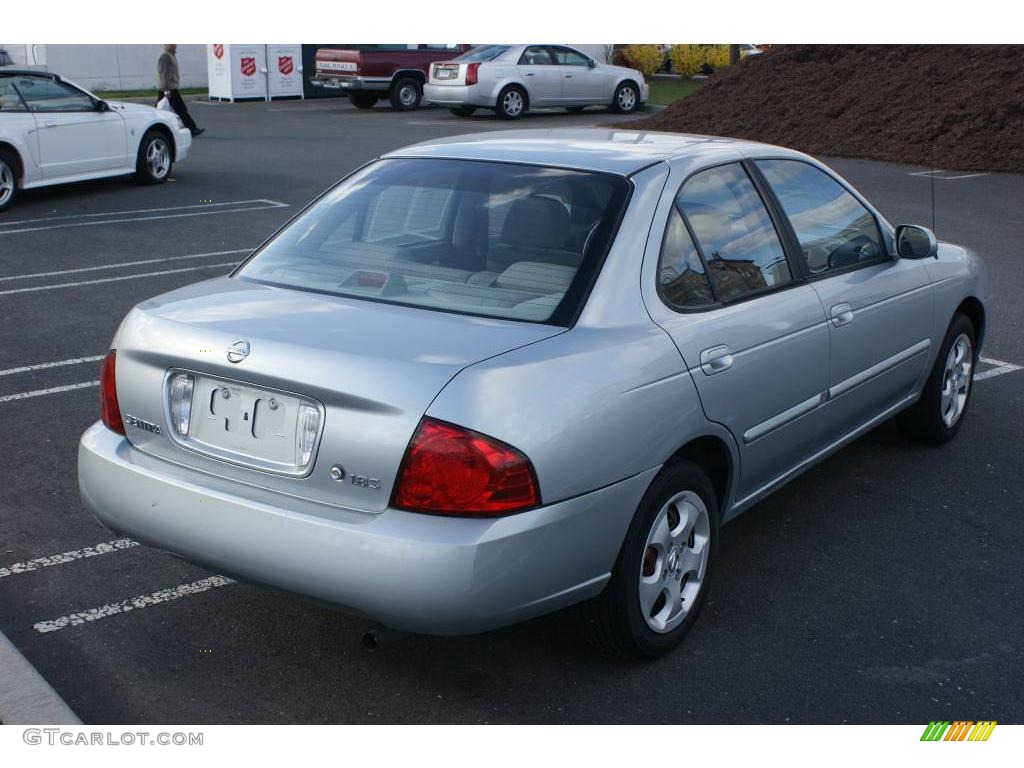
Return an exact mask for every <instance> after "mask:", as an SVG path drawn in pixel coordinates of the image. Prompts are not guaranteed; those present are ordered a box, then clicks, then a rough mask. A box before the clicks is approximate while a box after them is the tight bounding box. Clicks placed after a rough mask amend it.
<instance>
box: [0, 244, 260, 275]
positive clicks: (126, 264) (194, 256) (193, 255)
mask: <svg viewBox="0 0 1024 768" xmlns="http://www.w3.org/2000/svg"><path fill="white" fill-rule="evenodd" d="M252 251H253V249H252V248H235V249H233V250H230V251H210V252H209V253H189V254H186V255H184V256H164V257H162V258H159V259H142V260H140V261H122V262H120V263H119V264H101V265H99V266H96V267H76V268H75V269H58V270H54V271H53V272H33V273H31V274H28V275H2V276H0V283H2V282H5V281H7V280H28V279H30V278H33V277H54V276H56V275H71V274H75V273H77V272H95V271H97V270H100V269H120V268H121V267H138V266H140V265H142V264H159V263H161V262H164V261H181V260H183V259H205V258H208V257H211V256H233V255H234V254H236V253H251V252H252Z"/></svg>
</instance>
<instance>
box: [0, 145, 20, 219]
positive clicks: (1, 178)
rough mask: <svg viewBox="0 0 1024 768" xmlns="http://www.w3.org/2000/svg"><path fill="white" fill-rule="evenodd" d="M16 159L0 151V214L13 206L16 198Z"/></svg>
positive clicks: (8, 153) (6, 152)
mask: <svg viewBox="0 0 1024 768" xmlns="http://www.w3.org/2000/svg"><path fill="white" fill-rule="evenodd" d="M19 167H20V166H19V165H18V159H17V158H16V157H15V156H14V155H13V154H11V153H10V152H8V151H7V150H3V149H0V213H2V212H3V211H6V210H7V209H8V208H10V207H11V206H12V205H14V198H16V197H17V196H18V168H19Z"/></svg>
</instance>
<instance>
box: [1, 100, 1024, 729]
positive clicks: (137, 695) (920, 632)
mask: <svg viewBox="0 0 1024 768" xmlns="http://www.w3.org/2000/svg"><path fill="white" fill-rule="evenodd" d="M191 109H192V112H193V115H194V116H195V117H196V119H197V120H198V122H199V123H200V125H202V126H204V127H206V128H207V133H206V134H205V135H204V136H203V137H202V138H200V139H198V140H197V141H196V142H195V144H194V152H193V156H192V158H191V159H190V160H189V161H188V162H187V163H183V164H181V165H180V166H179V167H176V168H175V170H174V178H173V181H172V182H170V183H167V184H164V185H162V186H158V187H148V188H145V187H136V186H135V185H134V184H133V183H132V182H131V181H130V180H110V181H103V182H95V183H88V184H81V185H77V186H72V187H65V188H60V189H50V190H39V191H34V192H29V193H26V194H24V195H23V197H22V198H21V200H20V202H19V203H18V204H17V205H16V206H15V207H14V208H13V209H11V210H10V211H9V212H7V213H6V214H4V215H3V216H0V307H2V315H0V317H2V323H0V456H2V457H3V467H2V470H0V472H2V474H0V631H2V632H3V633H5V634H6V635H7V636H8V637H9V638H10V639H11V640H12V641H13V642H14V643H15V644H16V646H17V647H18V648H19V649H20V650H21V652H22V653H24V654H25V656H26V657H27V658H28V659H29V660H30V661H31V662H32V663H33V664H35V665H36V666H37V668H38V669H39V670H40V672H41V673H42V674H43V675H44V676H45V677H46V679H47V680H49V681H50V683H51V684H52V685H53V686H54V687H55V688H56V689H57V691H58V692H59V693H60V694H61V695H62V696H63V697H64V698H65V699H66V700H67V702H68V704H69V705H70V706H71V707H72V709H74V710H75V712H76V713H77V714H78V715H79V716H80V717H81V718H82V719H83V720H84V721H86V722H91V723H236V722H259V723H327V722H338V723H349V722H392V723H398V722H401V723H433V722H471V723H476V722H491V723H498V722H525V723H538V722H558V723H561V722H659V723H660V722H672V723H784V722H810V723H843V722H850V723H894V722H895V723H927V722H928V721H929V720H936V719H949V720H953V719H973V720H982V719H991V720H997V721H999V722H1022V721H1024V688H1022V686H1021V685H1020V681H1021V680H1024V655H1022V653H1021V648H1022V647H1024V608H1022V606H1024V594H1022V591H1024V558H1022V557H1021V550H1022V545H1024V534H1022V532H1021V526H1020V522H1019V519H1020V513H1021V510H1022V509H1024V471H1022V470H1024V450H1022V447H1021V437H1022V428H1021V423H1022V416H1024V370H1021V369H1019V368H1018V367H1019V366H1022V365H1024V336H1022V334H1021V332H1020V329H1021V327H1022V323H1024V301H1022V300H1021V296H1022V295H1024V263H1022V260H1021V259H1022V256H1021V249H1020V233H1021V232H1022V231H1024V205H1022V203H1024V177H1017V176H1007V175H996V174H991V175H987V174H983V175H970V174H939V175H937V177H936V178H935V179H934V187H935V196H936V230H937V233H938V235H939V236H940V238H942V239H948V240H952V241H954V242H959V243H962V244H965V245H968V246H970V247H972V248H973V249H975V250H976V251H978V252H979V253H980V254H982V256H984V257H985V258H986V260H987V263H988V266H989V270H990V276H991V279H992V283H993V286H994V291H995V299H996V315H995V316H994V317H992V318H991V319H990V325H989V328H990V330H989V334H988V339H987V341H986V347H985V350H984V353H983V354H984V358H985V360H986V361H987V362H985V363H984V364H983V365H982V366H981V367H980V369H979V370H980V372H981V375H980V376H979V380H978V381H977V385H976V390H975V393H974V396H973V401H972V411H971V413H970V416H969V418H968V420H967V422H966V423H965V424H964V427H963V429H962V431H961V432H960V435H959V437H958V439H957V440H955V441H954V442H953V443H952V444H950V445H947V446H945V447H942V448H938V449H924V448H921V447H917V446H914V445H911V444H908V443H907V442H905V441H904V440H903V439H902V437H901V435H900V434H899V432H898V431H897V430H896V429H895V427H893V426H892V425H884V426H882V427H881V428H879V429H877V430H875V431H874V432H873V433H871V434H869V435H868V436H866V437H864V438H862V439H861V440H859V441H858V442H857V443H855V444H854V445H852V446H850V447H849V448H847V449H846V450H844V451H842V452H841V453H839V454H837V455H836V456H833V457H832V458H830V459H829V460H828V461H826V462H824V463H823V464H821V465H819V466H818V467H816V468H815V469H813V470H811V471H810V472H808V473H807V474H805V475H803V476H802V477H801V478H799V479H798V480H796V481H795V482H793V483H791V484H790V485H789V486H788V487H786V488H785V489H783V490H782V491H780V492H779V493H777V494H775V495H774V496H772V497H771V498H769V499H767V500H766V501H764V502H762V503H761V504H759V505H757V506H756V507H755V508H754V509H753V510H751V511H750V512H748V513H747V514H745V515H743V516H742V517H741V518H739V519H738V520H737V521H736V522H734V523H732V524H730V525H728V526H727V527H726V528H725V530H724V534H723V549H722V560H721V563H720V568H719V578H718V580H717V582H715V583H713V584H712V586H711V592H710V595H709V600H708V604H707V606H706V608H705V611H704V614H703V616H702V618H701V620H700V621H699V622H698V623H697V625H696V627H695V629H694V631H693V632H692V633H691V635H690V637H689V638H688V639H687V640H686V641H685V642H684V644H683V646H682V647H681V648H680V649H679V650H678V652H676V653H675V654H674V655H671V656H670V657H668V658H666V659H663V660H661V661H659V662H655V663H643V664H641V663H635V662H627V661H622V660H615V659H609V658H606V657H604V656H602V655H600V654H599V653H597V652H595V651H592V650H591V649H590V648H589V647H588V646H586V645H585V644H583V642H582V641H581V640H580V639H579V637H578V636H577V635H576V633H575V630H574V627H573V624H572V621H571V617H569V616H566V615H564V614H557V615H553V616H548V617H544V618H541V619H538V620H535V621H532V622H529V623H526V624H522V625H518V626H513V627H510V628H507V629H503V630H499V631H495V632H491V633H488V634H485V635H479V636H474V637H461V638H431V637H418V636H414V637H408V638H405V639H404V640H402V641H400V642H397V643H395V644H392V645H389V646H386V647H385V648H383V649H381V650H380V651H378V652H376V653H373V654H371V653H367V652H366V651H364V650H362V649H361V647H360V644H359V639H360V636H361V634H362V632H363V630H364V629H365V628H366V623H365V622H364V621H362V620H359V619H355V618H350V617H347V616H344V615H341V614H338V613H336V612H333V611H331V610H329V609H327V608H323V607H320V606H318V605H313V604H310V603H307V602H304V601H301V600H298V599H296V598H293V597H289V596H286V595H281V594H278V593H275V592H272V591H269V590H266V589H262V588H259V587H255V586H251V585H248V584H241V583H229V582H225V581H223V580H217V579H212V580H211V577H213V576H214V574H211V573H209V572H207V571H204V570H202V569H200V568H197V567H194V566H191V565H189V564H187V563H184V562H182V561H180V560H177V559H175V558H173V557H171V556H169V555H166V554H163V553H161V552H158V551H155V550H152V549H149V548H147V547H143V546H133V545H132V544H133V543H132V542H127V541H121V542H117V543H114V544H110V542H114V541H115V540H116V537H115V536H114V535H112V534H111V533H110V532H108V531H106V530H105V529H104V528H103V527H101V526H100V525H99V524H98V523H97V522H96V521H95V520H93V518H92V517H91V516H90V515H89V514H88V513H87V512H86V511H85V510H84V508H83V506H82V504H81V502H80V501H79V497H78V489H77V480H76V470H75V460H76V451H77V442H78V438H79V436H80V435H81V433H82V431H83V430H84V429H85V428H86V427H87V426H88V425H89V424H91V423H92V422H93V421H95V420H96V419H97V418H98V404H97V391H96V387H95V380H96V379H97V378H98V366H99V362H98V361H99V358H100V356H101V355H102V354H103V353H104V352H105V350H106V348H107V345H108V344H109V341H110V339H111V336H112V335H113V333H114V330H115V328H116V326H117V324H118V322H119V321H120V319H121V318H122V317H123V316H124V314H125V313H126V312H127V311H128V310H129V309H130V308H131V307H132V306H133V305H134V304H135V303H137V302H139V301H141V300H143V299H145V298H147V297H150V296H153V295H155V294H158V293H162V292H164V291H167V290H170V289H172V288H176V287H178V286H181V285H185V284H187V283H190V282H193V281H196V280H200V279H203V278H206V277H210V276H213V275H216V274H219V273H223V272H225V271H227V269H228V268H229V265H231V264H234V263H235V262H237V261H238V260H239V259H241V257H242V256H243V255H244V253H245V252H246V251H247V250H249V249H251V248H253V247H254V246H256V245H258V244H259V243H260V242H261V241H262V240H263V239H264V238H265V237H267V236H268V235H269V234H270V233H271V232H273V231H274V229H275V228H276V227H278V226H279V225H280V224H281V223H283V222H284V221H286V220H287V219H288V218H289V217H290V216H292V215H293V214H294V213H295V212H296V210H298V208H299V207H300V206H301V205H303V204H304V203H305V202H306V201H308V200H309V199H310V198H311V197H313V196H314V195H315V194H317V193H318V192H320V191H321V190H323V189H324V188H325V187H327V186H328V185H329V184H331V183H332V182H333V181H335V180H336V179H337V178H339V177H340V176H342V175H344V174H345V173H346V172H348V171H349V170H351V169H353V168H355V167H357V166H359V165H361V164H362V163H364V162H366V161H368V160H370V159H371V158H373V157H375V156H377V155H379V154H381V153H383V152H385V151H387V150H389V149H392V148H394V147H398V146H401V145H404V144H408V143H412V142H414V141H418V140H422V139H426V138H431V137H440V136H445V135H453V134H457V133H465V132H470V131H473V130H493V129H497V128H507V127H509V126H508V124H506V123H502V122H499V121H498V120H496V119H494V118H493V117H492V116H490V115H489V114H488V115H479V116H477V117H474V118H472V119H457V118H454V117H451V116H450V115H449V114H448V113H447V112H445V111H439V110H421V111H418V112H413V113H394V112H391V111H390V110H388V109H385V108H383V107H378V108H377V109H374V110H371V111H359V110H355V109H353V108H351V107H350V106H349V105H348V103H347V102H341V101H337V100H330V101H311V102H307V103H299V102H277V103H271V104H264V103H250V104H235V105H230V104H211V103H202V102H193V106H192V107H191ZM614 121H615V118H614V116H611V115H608V114H607V113H603V112H600V111H596V112H590V111H588V112H586V113H584V114H581V115H569V114H563V113H549V114H542V115H538V116H531V117H528V118H526V119H524V120H522V121H521V122H520V123H519V124H518V125H517V127H560V126H575V125H606V124H608V123H610V122H614ZM834 164H835V166H836V167H837V169H838V170H840V172H842V173H843V174H844V175H846V176H847V177H848V178H849V179H850V180H851V181H852V182H853V183H854V184H855V185H857V186H858V187H859V188H860V189H861V191H863V192H864V193H865V194H866V195H867V196H868V197H869V198H871V199H872V200H873V201H874V202H875V203H876V204H877V205H878V206H879V207H880V208H881V209H882V210H883V211H884V212H885V213H886V214H887V215H888V216H889V217H890V219H892V220H893V221H899V222H904V221H906V222H918V223H924V224H930V222H931V208H930V202H929V201H930V195H929V192H930V186H931V184H932V183H933V181H932V179H930V178H929V177H928V176H927V175H920V174H922V173H927V169H920V168H910V167H904V166H894V165H885V164H880V163H872V162H865V161H835V163H834Z"/></svg>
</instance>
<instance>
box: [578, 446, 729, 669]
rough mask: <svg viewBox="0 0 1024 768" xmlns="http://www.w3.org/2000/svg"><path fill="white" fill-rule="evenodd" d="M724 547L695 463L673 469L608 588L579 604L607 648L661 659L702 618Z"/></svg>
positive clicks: (707, 484)
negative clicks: (718, 552) (700, 616)
mask: <svg viewBox="0 0 1024 768" xmlns="http://www.w3.org/2000/svg"><path fill="white" fill-rule="evenodd" d="M717 550H718V501H717V498H716V496H715V492H714V488H713V487H712V485H711V481H710V480H709V479H708V476H707V475H706V474H705V473H704V472H703V471H702V470H701V469H700V468H699V467H697V466H696V465H695V464H692V463H691V462H689V461H685V460H680V461H677V462H674V463H673V464H671V465H669V466H668V467H666V468H665V469H663V470H662V472H661V473H660V474H659V475H658V476H657V477H656V478H655V480H654V482H652V483H651V486H650V488H648V489H647V493H645V494H644V497H643V499H642V500H641V501H640V505H639V507H638V508H637V511H636V514H635V515H634V517H633V522H632V523H631V524H630V527H629V530H628V532H627V533H626V539H625V541H624V542H623V544H622V549H621V551H620V552H619V558H618V561H617V562H616V564H615V568H614V570H613V571H612V577H611V579H610V581H609V582H608V584H607V585H606V586H605V589H604V591H603V592H602V593H601V594H600V595H599V596H598V597H596V598H595V599H593V600H591V601H589V602H587V603H584V604H583V605H581V606H580V607H579V618H580V623H581V627H582V629H583V634H584V635H585V636H586V637H587V639H588V640H590V641H591V642H592V643H593V644H594V645H596V646H597V647H599V648H601V649H602V650H606V651H610V652H612V653H616V654H620V655H632V656H638V657H641V658H648V659H654V658H658V657H660V656H664V655H665V654H666V653H668V652H669V651H671V650H672V649H673V648H675V647H676V646H677V645H678V644H679V643H680V641H682V639H683V637H684V636H685V635H686V633H687V632H688V631H689V630H690V627H692V626H693V624H694V622H695V621H696V620H697V614H698V613H699V612H700V609H701V606H702V605H703V604H704V598H705V596H706V595H707V590H708V583H709V579H710V576H711V572H712V569H713V566H714V564H715V559H716V556H717Z"/></svg>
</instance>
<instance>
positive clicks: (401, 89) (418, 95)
mask: <svg viewBox="0 0 1024 768" xmlns="http://www.w3.org/2000/svg"><path fill="white" fill-rule="evenodd" d="M422 98H423V86H421V85H420V81H419V80H417V79H416V78H414V77H403V78H401V79H400V80H399V81H398V82H396V83H395V84H394V85H392V86H391V106H392V107H394V108H395V109H397V110H399V111H400V112H407V111H409V110H410V109H416V107H418V106H419V105H420V100H421V99H422Z"/></svg>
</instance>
